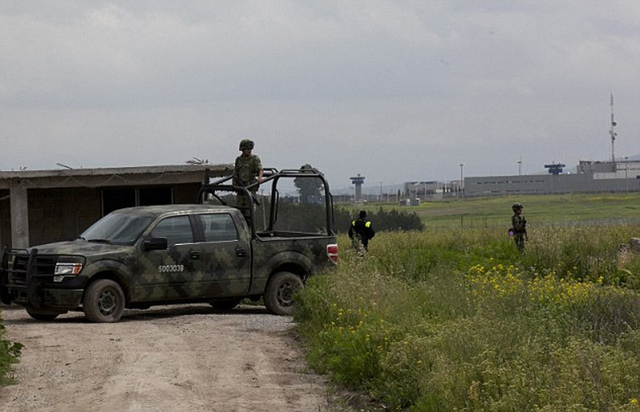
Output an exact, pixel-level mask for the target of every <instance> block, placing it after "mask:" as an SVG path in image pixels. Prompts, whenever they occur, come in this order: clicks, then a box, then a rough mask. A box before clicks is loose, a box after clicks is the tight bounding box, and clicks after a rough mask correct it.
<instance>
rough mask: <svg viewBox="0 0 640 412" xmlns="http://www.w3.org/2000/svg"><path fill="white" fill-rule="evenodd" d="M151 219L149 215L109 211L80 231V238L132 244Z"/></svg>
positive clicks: (88, 240) (117, 243) (89, 240)
mask: <svg viewBox="0 0 640 412" xmlns="http://www.w3.org/2000/svg"><path fill="white" fill-rule="evenodd" d="M152 220H153V217H151V216H141V215H127V214H123V213H110V214H108V215H107V216H105V217H103V218H102V219H100V220H98V221H97V222H96V223H94V224H93V225H91V227H89V229H87V230H85V231H84V232H82V234H81V235H80V238H82V239H84V240H86V241H87V242H91V241H94V242H103V243H113V244H116V245H132V244H134V243H135V241H136V240H137V239H138V237H140V235H141V234H142V232H143V231H144V230H145V229H146V228H147V227H148V226H149V224H150V223H151V221H152Z"/></svg>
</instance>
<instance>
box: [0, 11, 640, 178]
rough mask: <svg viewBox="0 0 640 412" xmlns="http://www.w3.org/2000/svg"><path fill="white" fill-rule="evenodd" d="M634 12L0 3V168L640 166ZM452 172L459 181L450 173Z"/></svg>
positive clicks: (372, 173) (496, 170) (447, 170)
mask: <svg viewBox="0 0 640 412" xmlns="http://www.w3.org/2000/svg"><path fill="white" fill-rule="evenodd" d="M639 22H640V2H639V1H638V0H609V1H602V0H598V1H596V0H526V1H525V0H520V1H519V0H512V1H497V0H442V1H426V0H413V1H412V0H407V1H401V0H396V1H391V0H389V1H387V0H358V1H349V0H323V1H308V0H299V1H292V0H291V1H285V0H282V1H271V0H255V1H245V0H225V1H222V0H220V1H214V0H208V1H187V0H164V1H163V0H147V1H132V0H128V1H98V0H92V1H85V0H75V1H74V0H56V1H29V0H20V1H18V0H0V75H1V82H0V139H1V142H2V144H1V145H0V170H3V171H7V170H18V169H19V168H22V167H26V168H27V169H28V170H39V169H57V168H59V167H58V166H57V165H56V164H57V163H62V164H65V165H68V166H70V167H73V168H80V167H82V168H100V167H119V166H145V165H175V164H184V163H185V161H186V160H189V159H191V158H193V157H197V158H203V159H208V160H209V162H210V163H215V164H217V163H232V162H233V161H234V159H235V157H236V156H237V155H238V154H239V151H238V142H239V141H240V140H241V139H243V138H251V139H253V140H254V141H255V142H256V147H255V150H254V152H255V153H256V154H258V155H259V156H260V157H261V159H262V163H263V166H265V167H275V168H277V169H285V168H297V167H299V166H301V165H303V164H311V165H313V166H315V167H317V168H318V169H320V170H321V171H322V172H324V173H325V175H326V176H327V177H328V179H329V182H330V184H331V186H332V187H334V188H340V187H346V186H349V185H350V180H349V177H350V176H355V175H356V174H358V173H360V174H361V175H363V176H365V177H366V180H365V186H368V185H374V186H377V185H379V184H380V182H382V184H383V185H387V184H391V183H400V182H404V181H413V180H441V181H442V180H445V181H448V180H452V179H459V178H460V172H461V171H463V172H464V175H465V176H489V175H508V174H518V171H519V167H518V166H519V164H518V161H519V160H520V159H521V161H522V163H521V170H522V173H523V174H533V173H538V172H540V171H544V170H545V169H544V165H545V164H548V163H551V162H554V161H555V162H563V163H565V164H566V165H567V168H570V167H573V166H575V165H576V164H577V163H578V161H579V160H609V159H610V158H611V138H610V135H609V128H610V120H611V106H610V95H611V93H613V96H614V104H615V105H614V111H615V120H616V121H617V123H618V126H617V132H618V137H617V140H616V141H615V156H616V157H623V156H630V157H631V156H635V155H638V154H640V144H639V143H640V139H639V137H640V23H639ZM460 163H464V167H463V170H461V167H460Z"/></svg>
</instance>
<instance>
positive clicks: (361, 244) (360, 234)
mask: <svg viewBox="0 0 640 412" xmlns="http://www.w3.org/2000/svg"><path fill="white" fill-rule="evenodd" d="M375 235H376V231H375V230H373V225H372V224H371V222H370V221H369V220H367V212H366V211H364V210H361V211H360V215H359V217H358V218H357V219H356V220H353V221H352V222H351V226H350V227H349V239H351V242H352V244H353V247H354V248H355V249H356V250H357V251H360V250H361V249H363V250H364V252H366V251H367V250H369V240H371V239H373V237H374V236H375Z"/></svg>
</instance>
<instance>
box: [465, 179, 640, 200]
mask: <svg viewBox="0 0 640 412" xmlns="http://www.w3.org/2000/svg"><path fill="white" fill-rule="evenodd" d="M637 191H640V179H636V178H627V179H594V178H593V176H592V175H590V174H573V175H523V176H489V177H467V178H465V179H464V195H465V196H466V197H473V196H493V195H504V194H562V193H607V192H608V193H615V192H618V193H621V192H637Z"/></svg>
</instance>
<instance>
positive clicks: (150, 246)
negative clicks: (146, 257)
mask: <svg viewBox="0 0 640 412" xmlns="http://www.w3.org/2000/svg"><path fill="white" fill-rule="evenodd" d="M167 247H168V243H167V238H166V237H150V238H147V239H145V240H144V242H143V243H142V248H143V249H144V250H165V249H167Z"/></svg>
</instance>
